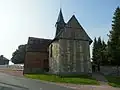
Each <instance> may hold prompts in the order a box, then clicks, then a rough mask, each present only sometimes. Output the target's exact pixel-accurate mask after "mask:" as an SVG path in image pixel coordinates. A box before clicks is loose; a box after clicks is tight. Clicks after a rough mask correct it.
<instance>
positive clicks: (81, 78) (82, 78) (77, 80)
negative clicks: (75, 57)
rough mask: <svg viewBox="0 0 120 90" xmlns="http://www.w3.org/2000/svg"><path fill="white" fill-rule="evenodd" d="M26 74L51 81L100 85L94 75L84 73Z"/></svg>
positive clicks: (33, 77) (29, 76)
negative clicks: (68, 74)
mask: <svg viewBox="0 0 120 90" xmlns="http://www.w3.org/2000/svg"><path fill="white" fill-rule="evenodd" d="M25 76H26V77H28V78H32V79H39V80H44V81H50V82H59V83H73V84H86V85H99V83H98V82H97V81H96V80H95V79H93V78H92V77H90V76H83V75H81V76H79V77H59V76H55V75H43V74H25Z"/></svg>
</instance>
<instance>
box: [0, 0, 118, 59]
mask: <svg viewBox="0 0 120 90" xmlns="http://www.w3.org/2000/svg"><path fill="white" fill-rule="evenodd" d="M117 6H120V0H0V42H1V44H0V55H4V56H5V57H6V58H8V59H10V58H11V57H12V53H13V52H14V51H15V50H16V49H17V47H18V46H19V45H21V44H26V43H27V41H28V37H30V36H31V37H38V38H50V39H53V38H54V36H55V23H56V21H57V17H58V14H59V10H60V8H62V12H63V16H64V19H65V22H67V21H68V20H69V19H70V18H71V16H72V15H73V14H74V15H75V16H76V18H77V19H78V21H79V22H80V24H81V25H82V26H83V28H84V29H85V31H86V32H87V34H88V35H89V36H90V37H91V38H92V39H94V37H99V36H101V38H102V39H104V40H105V41H107V39H108V37H107V34H109V31H110V30H111V23H112V17H113V14H114V11H115V9H116V7H117ZM91 48H92V45H91Z"/></svg>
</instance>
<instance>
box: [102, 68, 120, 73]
mask: <svg viewBox="0 0 120 90" xmlns="http://www.w3.org/2000/svg"><path fill="white" fill-rule="evenodd" d="M118 70H119V75H120V67H119V69H118ZM118 70H117V67H116V66H100V72H101V73H103V74H104V75H117V74H118V73H117V72H118Z"/></svg>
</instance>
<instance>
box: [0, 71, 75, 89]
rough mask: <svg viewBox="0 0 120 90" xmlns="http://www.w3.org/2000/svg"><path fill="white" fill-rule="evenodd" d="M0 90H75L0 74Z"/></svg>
mask: <svg viewBox="0 0 120 90" xmlns="http://www.w3.org/2000/svg"><path fill="white" fill-rule="evenodd" d="M0 90H73V89H71V88H67V87H63V86H59V85H56V84H54V83H49V82H43V81H39V80H33V79H28V78H23V77H16V76H12V75H8V74H5V73H0Z"/></svg>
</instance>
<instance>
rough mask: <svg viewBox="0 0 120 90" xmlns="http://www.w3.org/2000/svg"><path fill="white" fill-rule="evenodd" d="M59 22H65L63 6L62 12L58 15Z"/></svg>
mask: <svg viewBox="0 0 120 90" xmlns="http://www.w3.org/2000/svg"><path fill="white" fill-rule="evenodd" d="M57 22H59V23H64V18H63V14H62V9H61V8H60V12H59V16H58V19H57Z"/></svg>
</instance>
